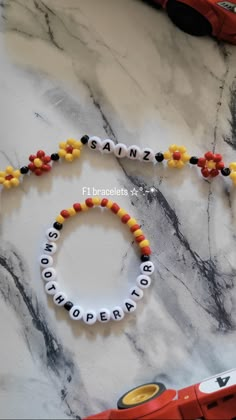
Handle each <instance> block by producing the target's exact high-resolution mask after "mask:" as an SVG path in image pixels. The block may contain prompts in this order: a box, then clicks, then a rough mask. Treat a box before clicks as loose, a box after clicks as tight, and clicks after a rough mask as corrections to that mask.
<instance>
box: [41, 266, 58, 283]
mask: <svg viewBox="0 0 236 420" xmlns="http://www.w3.org/2000/svg"><path fill="white" fill-rule="evenodd" d="M41 274H42V278H43V280H45V281H51V280H55V278H56V276H57V273H56V270H55V268H53V267H48V268H45V269H44V270H43V271H42V273H41Z"/></svg>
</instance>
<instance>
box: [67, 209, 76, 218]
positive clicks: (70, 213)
mask: <svg viewBox="0 0 236 420" xmlns="http://www.w3.org/2000/svg"><path fill="white" fill-rule="evenodd" d="M67 210H68V212H69V215H70V216H74V215H75V214H76V211H75V209H74V208H73V207H71V208H70V209H67Z"/></svg>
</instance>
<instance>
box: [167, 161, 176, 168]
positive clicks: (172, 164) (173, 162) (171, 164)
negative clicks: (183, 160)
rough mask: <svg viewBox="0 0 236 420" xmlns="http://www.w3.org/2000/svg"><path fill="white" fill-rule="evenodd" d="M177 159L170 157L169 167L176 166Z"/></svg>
mask: <svg viewBox="0 0 236 420" xmlns="http://www.w3.org/2000/svg"><path fill="white" fill-rule="evenodd" d="M176 162H177V160H173V159H170V160H168V162H167V164H168V166H169V168H175V166H176Z"/></svg>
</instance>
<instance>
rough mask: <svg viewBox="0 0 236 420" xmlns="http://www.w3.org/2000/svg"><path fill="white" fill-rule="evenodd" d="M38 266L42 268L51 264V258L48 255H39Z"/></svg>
mask: <svg viewBox="0 0 236 420" xmlns="http://www.w3.org/2000/svg"><path fill="white" fill-rule="evenodd" d="M39 262H40V266H41V267H43V268H46V267H51V266H52V265H53V259H52V257H51V256H50V255H46V254H45V255H41V257H40V258H39Z"/></svg>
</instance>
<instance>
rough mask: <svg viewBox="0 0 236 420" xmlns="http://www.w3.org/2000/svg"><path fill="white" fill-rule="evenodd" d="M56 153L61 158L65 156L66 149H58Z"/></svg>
mask: <svg viewBox="0 0 236 420" xmlns="http://www.w3.org/2000/svg"><path fill="white" fill-rule="evenodd" d="M58 154H59V156H60V157H61V158H63V157H65V155H66V151H65V150H63V149H60V150H59V151H58Z"/></svg>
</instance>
